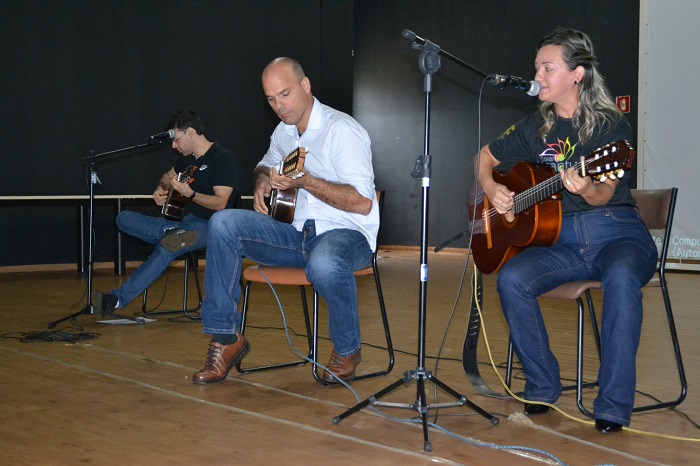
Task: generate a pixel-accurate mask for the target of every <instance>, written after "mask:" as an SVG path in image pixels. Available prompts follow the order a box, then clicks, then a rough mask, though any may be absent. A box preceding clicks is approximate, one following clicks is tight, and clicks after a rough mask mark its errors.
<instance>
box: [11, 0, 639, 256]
mask: <svg viewBox="0 0 700 466" xmlns="http://www.w3.org/2000/svg"><path fill="white" fill-rule="evenodd" d="M638 23H639V4H638V2H637V1H631V0H614V1H602V0H590V1H581V0H576V1H571V2H563V1H544V0H532V1H529V2H521V1H515V0H504V1H497V2H493V1H488V0H471V1H463V0H454V1H447V0H437V1H411V0H401V1H399V0H382V1H367V0H364V1H363V0H356V1H354V2H353V1H350V0H248V1H242V0H235V1H207V2H201V1H195V0H179V1H178V0H175V1H171V2H159V1H153V0H152V1H148V0H142V1H121V2H112V1H105V0H95V1H71V0H67V1H39V0H25V1H22V2H4V4H3V14H2V15H0V43H1V44H2V45H3V59H2V64H3V73H2V74H1V75H0V89H2V91H1V92H0V105H2V109H3V112H1V113H0V124H1V128H2V130H1V131H2V133H1V135H2V141H3V142H4V144H3V145H2V147H3V148H4V149H3V150H4V154H3V157H2V160H3V174H4V175H5V176H3V182H2V183H0V196H19V195H34V196H41V195H45V196H51V195H74V194H88V190H89V186H88V184H87V181H88V180H87V179H86V170H85V167H84V165H83V163H82V161H81V159H82V158H83V157H85V156H87V155H88V154H89V153H90V151H95V152H97V153H99V152H104V151H109V150H114V149H119V148H122V147H128V146H132V145H135V144H138V143H140V142H143V141H144V139H145V138H146V137H147V136H149V135H151V134H154V133H157V132H160V131H162V130H163V129H164V125H165V122H166V120H167V118H168V117H169V116H170V115H171V114H172V113H174V112H175V111H177V110H180V109H183V108H191V109H193V110H195V111H197V112H198V113H199V114H200V115H201V116H202V118H203V119H204V123H205V126H206V134H207V136H208V137H209V138H211V139H216V140H218V141H219V142H221V144H223V145H224V146H225V147H228V148H229V149H231V150H232V151H233V152H234V153H235V154H236V155H237V157H238V160H239V163H240V165H241V168H242V173H243V174H244V176H243V178H242V180H241V190H242V193H243V194H244V195H245V194H252V179H251V178H250V177H249V176H245V174H250V173H252V170H253V167H254V166H255V164H256V163H257V161H258V160H259V159H260V157H261V156H262V154H263V153H264V151H265V150H266V148H267V145H268V141H269V135H270V133H271V131H272V129H273V127H274V125H276V124H277V122H278V120H277V118H276V117H275V115H274V114H273V113H272V112H271V111H270V109H269V108H268V107H267V104H266V102H265V99H264V97H263V94H262V90H261V88H260V72H261V71H262V69H263V67H264V66H265V64H266V63H267V62H268V61H269V60H271V59H272V58H274V57H277V56H282V55H285V56H291V57H294V58H297V59H298V60H299V61H300V62H301V63H302V65H303V66H304V68H305V70H306V72H307V74H308V75H309V77H310V79H311V82H312V87H313V90H314V94H315V95H316V96H317V97H319V99H321V101H323V102H324V103H327V104H329V105H331V106H334V107H336V108H338V109H340V110H343V111H345V112H348V113H352V114H354V116H355V117H356V118H357V119H358V120H359V121H360V122H361V123H362V124H363V125H364V126H365V127H366V128H367V130H368V131H369V133H370V135H371V136H372V141H373V152H374V166H375V174H376V180H375V181H376V184H377V186H378V187H379V188H381V189H385V190H386V191H387V198H386V203H387V204H386V208H385V211H384V212H385V214H384V217H383V220H384V223H383V226H382V230H381V233H380V238H379V243H380V244H386V245H409V246H415V245H418V244H419V241H420V238H419V233H420V196H421V187H420V181H419V180H414V179H413V178H411V177H410V172H411V170H412V169H413V166H414V163H415V160H416V157H417V156H418V155H420V154H421V153H422V149H423V139H422V137H423V123H424V121H423V104H424V93H423V75H422V74H421V73H420V71H419V69H418V51H416V50H413V49H411V47H410V43H409V42H408V41H407V40H405V39H404V38H403V37H402V36H401V32H402V31H403V29H411V30H413V31H414V32H416V33H417V34H419V35H420V36H422V37H425V38H427V39H429V40H431V41H433V42H435V43H437V44H438V45H440V46H441V47H442V48H443V49H444V50H446V51H448V52H450V53H453V54H454V55H456V56H458V57H459V58H461V59H463V60H465V61H467V62H468V63H470V64H472V65H473V66H475V67H477V68H480V69H481V70H483V71H485V72H487V73H499V74H512V75H519V76H522V77H524V78H527V79H532V75H533V71H532V70H533V60H534V48H535V45H536V43H537V41H538V40H539V39H540V38H541V37H542V36H543V35H544V34H546V33H548V32H550V31H551V30H552V29H553V28H554V27H556V26H560V25H561V26H571V27H575V28H579V29H581V30H584V31H586V32H588V33H589V34H590V35H591V37H592V38H593V41H594V43H595V44H596V47H597V52H598V56H599V61H600V62H601V64H602V71H603V73H604V74H605V76H606V77H607V78H608V82H609V84H610V88H611V90H612V92H613V95H630V96H631V97H632V98H631V102H632V111H633V112H635V111H636V98H637V74H638V72H637V68H638V37H639V24H638ZM480 85H481V80H480V78H479V77H478V76H476V75H474V74H472V73H471V72H469V71H467V70H465V69H462V68H460V67H459V66H458V65H456V64H454V63H452V62H450V61H449V60H446V59H443V60H442V69H441V70H440V71H438V72H437V73H436V75H435V78H434V82H433V95H432V122H431V123H432V138H431V151H430V152H431V154H432V155H433V173H432V179H431V216H430V234H429V238H430V243H431V244H433V245H435V244H438V243H440V242H442V241H443V240H444V239H446V238H448V237H450V236H452V235H454V234H456V233H458V232H459V231H462V230H464V229H465V228H466V196H467V191H468V188H469V185H470V184H471V182H472V178H473V174H472V159H473V156H474V154H475V153H476V152H477V150H478V146H479V144H480V142H479V131H478V128H479V126H478V122H479V120H478V117H479V107H478V103H479V91H480ZM536 102H537V100H536V99H533V98H530V97H528V96H526V95H525V94H523V93H520V92H518V91H516V90H514V89H507V90H499V89H497V88H494V87H490V86H489V87H488V88H486V89H485V92H484V96H483V100H482V109H481V117H482V121H481V125H482V136H483V139H482V140H481V144H484V143H486V142H488V141H489V140H491V139H493V138H494V137H497V136H498V135H499V134H500V133H501V132H502V131H503V130H504V129H505V128H506V127H508V126H509V125H510V124H512V123H513V122H515V121H516V120H517V119H519V118H521V117H522V116H524V115H525V114H526V113H528V112H530V111H532V110H533V109H534V108H535V105H536ZM630 115H632V117H631V118H630V122H631V123H632V125H633V127H635V128H636V117H634V113H632V114H630ZM177 156H178V155H177V154H176V153H174V152H173V151H172V149H170V146H169V145H168V144H165V145H163V146H157V147H152V148H148V149H145V150H140V151H137V152H134V153H130V154H128V155H122V156H119V157H115V158H110V159H105V160H103V161H101V162H100V163H99V165H98V170H99V171H98V173H99V177H100V180H101V183H102V184H101V185H100V186H99V187H98V189H97V194H150V193H151V192H152V191H153V189H154V187H155V184H156V182H157V180H158V178H159V177H160V175H161V174H162V173H163V172H164V171H165V170H167V169H168V168H169V167H170V166H172V163H173V161H174V160H175V158H176V157H177ZM142 204H143V203H142ZM0 208H2V219H3V220H2V228H0V266H7V265H25V264H57V263H71V262H74V261H75V260H76V256H77V231H78V229H77V209H76V208H75V206H74V204H73V203H71V202H66V203H57V204H52V206H51V207H48V206H44V205H43V204H41V203H38V204H27V203H20V202H6V201H4V202H2V203H1V204H0ZM133 208H139V209H141V210H143V211H145V212H151V213H153V214H157V209H156V208H155V207H153V206H149V205H147V204H144V206H139V207H133ZM112 216H113V212H112V209H111V207H109V206H108V205H105V204H100V206H99V207H98V208H97V209H96V225H95V226H96V244H95V248H96V250H95V258H96V260H97V261H109V260H111V259H112V253H113V242H114V225H113V221H112ZM457 246H465V243H464V242H461V243H458V244H457ZM125 250H126V255H127V259H130V260H136V259H143V258H145V255H146V254H147V253H148V250H149V249H148V248H146V247H143V246H139V245H137V244H136V243H135V242H133V241H131V242H128V243H127V245H126V248H125Z"/></svg>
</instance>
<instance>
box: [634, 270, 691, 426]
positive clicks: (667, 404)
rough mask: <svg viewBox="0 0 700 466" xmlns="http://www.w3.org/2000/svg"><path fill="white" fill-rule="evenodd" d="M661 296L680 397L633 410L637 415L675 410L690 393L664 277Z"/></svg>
mask: <svg viewBox="0 0 700 466" xmlns="http://www.w3.org/2000/svg"><path fill="white" fill-rule="evenodd" d="M661 295H662V296H663V299H664V308H665V309H666V318H667V320H668V329H669V331H670V332H671V343H672V344H673V354H674V356H675V358H676V368H677V369H678V378H679V381H680V385H681V391H680V394H679V395H678V398H676V399H675V400H673V401H662V402H661V403H656V404H651V405H646V406H637V407H635V408H634V409H633V410H632V412H635V413H636V412H640V411H650V410H652V409H661V408H674V407H676V406H678V405H679V404H681V403H682V402H683V400H685V397H686V395H687V393H688V381H687V380H686V378H685V369H684V367H683V358H682V357H681V347H680V343H679V341H678V332H677V331H676V323H675V320H674V318H673V310H672V309H671V300H670V298H669V296H668V288H667V286H666V279H665V278H664V277H661Z"/></svg>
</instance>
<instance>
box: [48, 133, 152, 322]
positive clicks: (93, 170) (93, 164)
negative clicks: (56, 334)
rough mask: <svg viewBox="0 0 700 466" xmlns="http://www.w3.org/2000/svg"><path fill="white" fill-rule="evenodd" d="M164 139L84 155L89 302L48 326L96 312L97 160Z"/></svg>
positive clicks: (137, 319) (134, 319)
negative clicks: (87, 188) (87, 186)
mask: <svg viewBox="0 0 700 466" xmlns="http://www.w3.org/2000/svg"><path fill="white" fill-rule="evenodd" d="M163 141H164V140H158V139H151V140H149V141H148V142H145V143H142V144H137V145H135V146H129V147H124V148H122V149H116V150H112V151H108V152H102V153H100V154H92V152H93V151H90V152H91V155H88V156H86V157H83V159H82V160H83V161H85V162H86V163H87V165H88V167H89V169H90V200H89V203H88V210H89V212H88V274H87V278H88V285H87V302H86V304H85V307H83V308H82V309H81V310H79V311H78V312H75V313H73V314H70V315H67V316H66V317H63V318H61V319H58V320H55V321H53V322H49V324H48V328H54V327H56V325H58V324H60V323H61V322H64V321H66V320H69V319H70V320H73V319H75V318H76V317H77V316H79V315H82V314H87V315H92V314H96V313H97V312H96V310H95V307H94V306H93V305H92V276H93V263H94V260H93V241H94V235H95V233H94V223H95V219H94V208H95V185H96V184H100V183H101V182H100V178H99V177H98V176H97V160H98V159H101V158H103V157H107V156H109V155H116V154H121V153H124V152H131V151H135V150H137V149H141V148H143V147H148V146H154V145H159V144H162V143H163ZM113 315H114V316H116V317H119V318H122V319H127V320H133V321H134V322H137V323H143V322H145V321H144V319H143V318H132V317H126V316H121V315H118V314H113Z"/></svg>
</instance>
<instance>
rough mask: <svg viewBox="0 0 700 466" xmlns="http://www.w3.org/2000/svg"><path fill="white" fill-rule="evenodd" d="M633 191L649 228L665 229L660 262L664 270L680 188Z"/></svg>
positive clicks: (660, 266)
mask: <svg viewBox="0 0 700 466" xmlns="http://www.w3.org/2000/svg"><path fill="white" fill-rule="evenodd" d="M631 191H632V196H633V197H634V199H635V201H637V206H638V207H639V213H640V214H641V216H642V220H644V223H645V224H646V226H647V228H648V229H649V230H663V232H664V238H663V241H662V243H661V251H660V257H661V260H660V262H659V268H660V269H661V270H663V269H664V268H665V265H666V256H667V255H668V248H669V245H670V244H671V227H672V226H673V214H674V212H675V210H676V197H677V196H678V188H669V189H633V190H631Z"/></svg>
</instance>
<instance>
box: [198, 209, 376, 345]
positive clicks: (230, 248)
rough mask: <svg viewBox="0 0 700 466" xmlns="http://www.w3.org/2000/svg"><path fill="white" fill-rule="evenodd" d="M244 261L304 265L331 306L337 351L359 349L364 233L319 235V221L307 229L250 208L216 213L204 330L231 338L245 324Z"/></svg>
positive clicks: (366, 249) (367, 255)
mask: <svg viewBox="0 0 700 466" xmlns="http://www.w3.org/2000/svg"><path fill="white" fill-rule="evenodd" d="M243 257H246V258H248V259H250V260H252V261H255V262H257V263H259V264H262V265H270V266H277V267H303V268H304V271H305V272H306V277H307V279H308V280H309V282H310V283H312V284H313V288H314V290H315V291H316V292H318V294H319V295H320V296H321V297H322V298H323V299H324V301H325V302H326V304H327V305H328V333H329V335H330V337H331V341H333V346H334V348H335V351H336V352H337V353H339V354H340V355H343V356H347V355H349V354H352V353H354V352H355V351H357V350H358V349H359V348H360V323H359V317H358V314H357V284H356V283H355V276H354V275H353V272H354V271H356V270H360V269H363V268H365V267H367V266H368V265H369V264H370V260H371V257H372V250H371V249H370V246H369V244H368V243H367V240H366V239H365V237H364V235H363V234H362V233H360V232H359V231H355V230H350V229H336V230H330V231H327V232H324V233H322V234H320V235H316V228H315V222H314V221H313V220H307V221H306V223H305V224H304V227H303V231H297V230H296V228H294V227H293V226H292V225H290V224H287V223H282V222H279V221H277V220H275V219H273V218H272V217H270V216H269V215H264V214H261V213H258V212H254V211H250V210H240V209H231V210H224V211H221V212H217V213H216V214H214V216H213V217H212V218H211V220H210V221H209V240H208V246H207V267H206V270H205V273H204V287H205V294H206V296H205V298H204V302H203V303H202V313H201V316H202V325H203V332H204V333H208V334H232V333H235V332H236V331H237V330H238V329H240V326H241V314H240V312H238V310H237V306H238V302H239V301H240V298H241V287H240V278H241V266H242V261H243Z"/></svg>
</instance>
